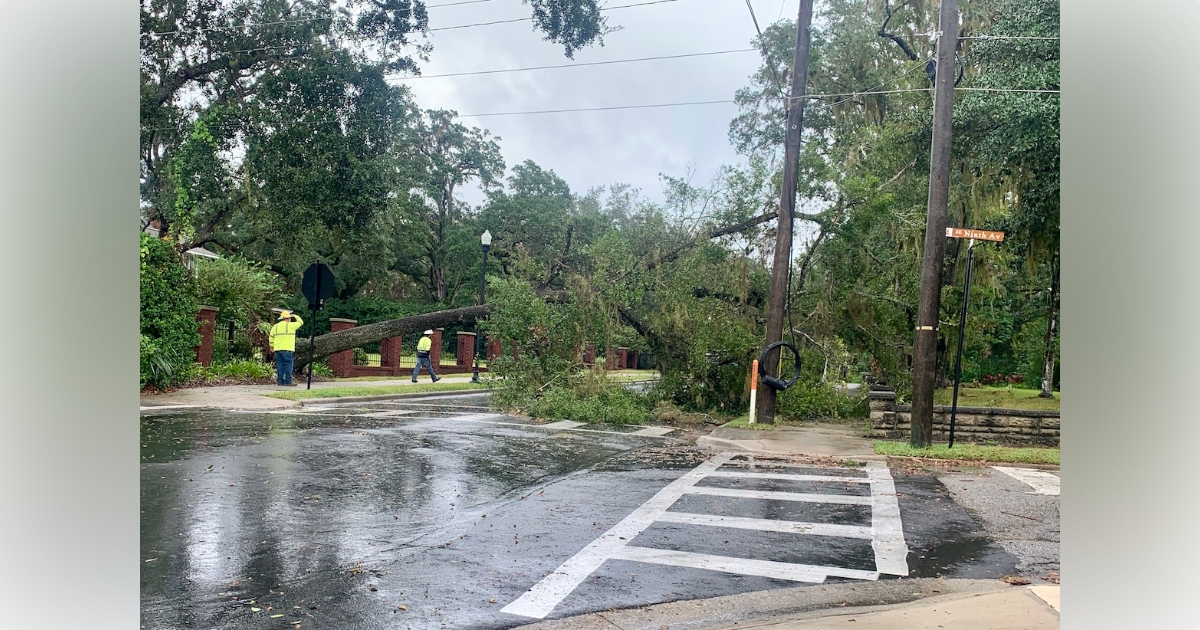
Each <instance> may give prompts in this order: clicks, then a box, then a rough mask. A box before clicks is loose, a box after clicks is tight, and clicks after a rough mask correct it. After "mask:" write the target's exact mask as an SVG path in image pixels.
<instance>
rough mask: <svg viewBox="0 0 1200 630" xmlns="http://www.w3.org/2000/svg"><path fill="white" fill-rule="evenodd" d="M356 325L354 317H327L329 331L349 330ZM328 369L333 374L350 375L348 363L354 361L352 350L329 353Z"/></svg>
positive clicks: (342, 376) (338, 375)
mask: <svg viewBox="0 0 1200 630" xmlns="http://www.w3.org/2000/svg"><path fill="white" fill-rule="evenodd" d="M356 325H358V321H357V320H354V319H342V318H340V317H330V318H329V330H330V332H337V331H339V330H349V329H351V328H354V327H355V326H356ZM328 361H329V369H330V371H332V372H333V375H334V376H337V377H339V378H345V377H347V376H350V365H351V364H353V363H354V351H353V350H342V351H341V352H335V353H333V354H331V355H329V359H328Z"/></svg>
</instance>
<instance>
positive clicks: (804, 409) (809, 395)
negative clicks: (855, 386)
mask: <svg viewBox="0 0 1200 630" xmlns="http://www.w3.org/2000/svg"><path fill="white" fill-rule="evenodd" d="M775 413H776V414H778V415H779V416H782V417H783V418H785V419H787V420H820V419H835V420H844V419H852V418H866V417H868V416H869V415H870V409H869V408H868V407H867V398H866V396H865V395H863V394H849V393H844V392H840V391H838V390H836V389H834V388H833V387H831V386H829V385H826V384H821V383H805V382H797V383H796V384H795V385H793V386H792V387H789V388H787V389H786V390H784V391H783V393H782V394H780V395H779V396H778V397H777V398H776V401H775Z"/></svg>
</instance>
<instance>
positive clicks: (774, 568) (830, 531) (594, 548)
mask: <svg viewBox="0 0 1200 630" xmlns="http://www.w3.org/2000/svg"><path fill="white" fill-rule="evenodd" d="M734 457H735V456H734V455H733V454H731V453H721V454H719V455H717V456H715V457H713V458H711V459H709V460H708V461H706V462H704V463H703V464H701V465H699V466H697V467H696V468H695V469H693V470H691V471H689V472H687V473H685V474H684V475H683V476H682V477H680V478H678V479H676V480H675V481H673V482H672V483H670V484H668V485H667V486H666V487H665V488H663V489H662V490H660V491H659V492H658V494H656V495H654V496H653V497H652V498H651V499H650V500H648V501H646V502H645V503H643V504H642V505H641V506H640V507H638V508H637V509H635V510H634V511H633V512H632V513H630V514H629V515H628V516H626V517H625V518H624V519H622V520H621V521H620V522H619V523H617V524H616V525H614V526H613V527H612V528H611V529H609V530H608V531H607V532H605V533H604V534H603V535H601V536H600V537H599V538H597V539H596V540H594V541H592V542H591V543H590V544H589V545H587V546H586V547H584V548H583V549H582V550H580V551H579V552H578V553H576V554H575V555H574V556H572V557H571V558H570V559H568V560H567V561H566V562H564V563H563V564H562V565H561V566H559V567H558V568H557V569H555V570H554V571H553V572H551V573H550V574H549V575H547V576H546V577H544V578H543V579H542V580H541V581H539V582H538V583H536V584H534V585H533V586H532V587H531V588H530V589H529V590H528V591H526V592H525V593H524V594H523V595H521V597H520V598H518V599H517V600H515V601H513V602H512V603H510V604H508V605H507V606H505V607H504V608H503V609H501V612H503V613H508V614H511V615H518V616H522V617H530V618H534V619H542V618H545V617H546V616H547V615H549V614H550V613H551V612H553V611H554V609H555V607H556V606H558V604H559V603H560V602H562V601H563V599H565V598H566V597H567V596H568V595H570V594H571V592H572V591H574V590H575V589H576V588H577V587H578V586H580V584H582V583H583V582H584V581H585V580H586V579H587V578H588V576H589V575H591V574H592V573H593V572H594V571H596V570H597V569H599V568H600V566H601V565H602V564H603V563H604V562H606V561H608V560H629V561H635V562H643V563H651V564H658V565H665V566H671V567H680V568H690V569H704V570H709V571H721V572H725V573H732V574H739V575H749V576H761V577H768V578H775V579H783V580H792V581H796V582H810V583H821V582H824V581H825V580H826V578H829V577H837V578H847V579H856V580H877V579H879V576H880V575H881V574H888V575H898V576H906V575H908V561H907V558H908V547H907V545H906V543H905V541H904V529H903V525H902V523H901V521H900V508H899V503H898V501H897V498H896V488H895V483H894V482H893V480H892V477H891V473H890V472H889V471H888V469H887V466H886V465H885V464H882V463H876V462H871V463H869V464H868V465H867V467H866V468H865V469H861V468H824V469H822V472H832V473H834V474H829V475H826V474H799V473H794V472H776V471H777V470H778V469H780V468H783V469H785V470H786V469H787V468H789V467H791V468H801V466H799V465H794V464H793V465H789V464H786V463H779V462H773V463H772V464H771V466H770V467H769V468H768V469H766V470H765V471H764V470H761V469H758V468H754V467H750V468H747V467H744V465H743V464H744V463H745V461H739V462H736V463H735V462H733V460H734ZM739 457H742V458H743V460H745V458H744V456H739ZM749 461H751V462H752V461H753V460H749ZM706 479H715V480H722V481H723V482H726V483H725V484H724V485H699V484H700V483H701V482H703V481H704V480H706ZM766 480H772V481H777V482H785V483H794V482H802V483H804V484H808V485H810V486H817V487H818V488H819V487H820V485H821V484H855V485H857V487H863V486H865V487H866V488H867V489H869V494H866V493H849V494H847V493H837V492H784V491H772V490H757V489H749V488H737V487H727V486H728V484H729V483H733V484H737V483H738V482H747V484H748V485H760V484H759V483H758V482H762V481H766ZM688 496H703V497H720V498H727V499H759V500H768V501H785V502H800V503H813V504H831V505H852V506H866V507H869V508H870V526H865V525H861V524H849V523H828V522H802V521H792V520H783V519H775V518H750V517H745V516H731V515H725V514H706V513H699V512H685V511H678V510H673V509H671V508H672V507H673V506H675V505H676V504H677V502H680V500H681V499H683V498H684V497H688ZM655 523H676V524H683V525H694V526H701V527H714V528H715V527H721V528H735V529H743V530H753V531H760V532H779V533H787V534H796V535H803V536H837V537H844V538H852V539H860V540H869V541H871V549H872V552H873V554H874V558H873V560H874V565H875V570H873V571H872V570H864V569H858V568H853V567H843V566H826V565H811V564H801V563H794V562H779V561H774V560H763V559H753V558H742V557H734V556H721V555H714V554H707V553H697V552H692V551H680V550H672V549H660V548H652V547H647V546H639V545H634V544H631V543H632V541H633V540H634V539H635V538H636V537H637V536H638V535H639V534H641V533H642V532H643V531H645V530H646V529H647V528H648V527H650V526H652V525H654V524H655Z"/></svg>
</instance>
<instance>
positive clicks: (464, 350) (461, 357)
mask: <svg viewBox="0 0 1200 630" xmlns="http://www.w3.org/2000/svg"><path fill="white" fill-rule="evenodd" d="M474 359H475V333H472V332H460V333H458V352H457V353H455V356H454V364H455V365H467V366H469V365H474Z"/></svg>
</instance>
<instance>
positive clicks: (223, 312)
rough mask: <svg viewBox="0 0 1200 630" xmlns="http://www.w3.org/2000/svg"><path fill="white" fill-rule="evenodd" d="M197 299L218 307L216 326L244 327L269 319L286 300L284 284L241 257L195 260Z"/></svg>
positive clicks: (268, 272)
mask: <svg viewBox="0 0 1200 630" xmlns="http://www.w3.org/2000/svg"><path fill="white" fill-rule="evenodd" d="M196 297H197V299H198V300H199V301H200V302H201V303H202V304H207V305H209V306H213V307H216V308H217V324H218V325H219V326H221V327H222V328H223V327H224V326H222V325H225V324H228V323H229V322H230V321H234V322H238V323H239V324H242V325H243V326H245V325H249V324H250V322H253V321H255V320H257V319H269V318H270V315H271V307H273V306H275V305H276V304H278V303H279V302H280V301H281V300H282V299H283V281H282V280H280V278H279V276H277V275H275V274H274V273H272V272H271V271H268V270H267V269H265V268H263V267H262V266H261V265H259V264H257V263H253V262H250V261H248V260H243V259H241V258H218V259H216V260H198V261H196Z"/></svg>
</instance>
